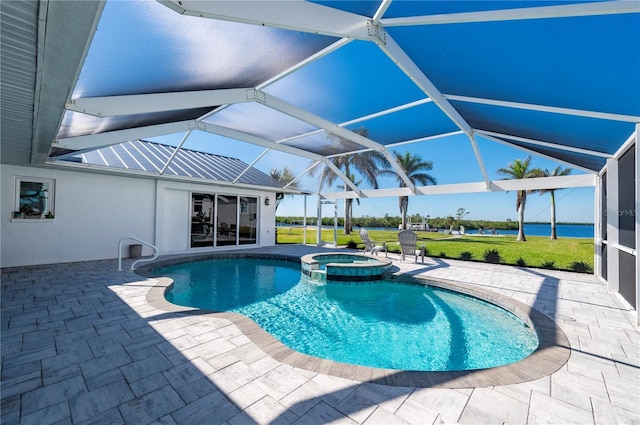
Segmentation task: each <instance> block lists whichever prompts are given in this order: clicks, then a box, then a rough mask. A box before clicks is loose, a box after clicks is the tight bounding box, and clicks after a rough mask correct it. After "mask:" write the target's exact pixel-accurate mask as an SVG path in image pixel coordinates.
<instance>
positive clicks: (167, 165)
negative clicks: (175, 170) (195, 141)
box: [160, 130, 193, 174]
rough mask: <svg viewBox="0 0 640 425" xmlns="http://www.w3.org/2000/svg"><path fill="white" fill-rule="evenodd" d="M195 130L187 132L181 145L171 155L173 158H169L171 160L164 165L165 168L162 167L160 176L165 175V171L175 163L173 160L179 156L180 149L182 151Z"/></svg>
mask: <svg viewBox="0 0 640 425" xmlns="http://www.w3.org/2000/svg"><path fill="white" fill-rule="evenodd" d="M192 131H193V130H189V131H187V132H186V133H185V134H184V136H183V137H182V140H180V143H179V144H178V146H176V147H175V149H174V150H173V153H171V156H170V157H169V159H168V160H167V162H166V163H165V164H164V166H163V167H162V170H160V174H164V172H165V171H167V168H169V165H170V164H171V162H172V161H173V159H174V158H175V157H176V155H178V152H180V149H182V146H183V145H184V143H185V142H186V141H187V139H188V138H189V136H190V135H191V132H192Z"/></svg>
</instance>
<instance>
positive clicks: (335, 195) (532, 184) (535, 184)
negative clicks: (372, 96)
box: [321, 174, 596, 199]
mask: <svg viewBox="0 0 640 425" xmlns="http://www.w3.org/2000/svg"><path fill="white" fill-rule="evenodd" d="M595 184H596V176H595V175H594V174H579V175H573V176H571V175H570V176H557V177H538V178H531V179H516V180H498V181H492V182H491V188H490V189H487V185H486V183H485V182H473V183H455V184H439V185H434V186H418V187H416V193H412V192H411V190H409V189H408V188H406V187H401V188H386V189H367V190H363V191H362V196H364V197H366V198H388V197H398V196H411V195H452V194H463V193H483V192H484V193H489V192H502V191H505V192H506V191H514V190H539V189H566V188H574V187H594V186H595ZM321 195H322V197H324V198H327V199H348V198H355V197H356V196H354V195H355V193H354V192H348V191H347V192H322V193H321Z"/></svg>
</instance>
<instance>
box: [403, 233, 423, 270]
mask: <svg viewBox="0 0 640 425" xmlns="http://www.w3.org/2000/svg"><path fill="white" fill-rule="evenodd" d="M398 241H399V242H400V260H401V261H404V259H405V257H406V256H407V255H415V256H416V263H417V262H418V256H420V257H421V258H422V262H423V263H424V247H420V248H418V235H416V234H415V233H413V232H412V231H411V230H403V231H402V232H400V233H398Z"/></svg>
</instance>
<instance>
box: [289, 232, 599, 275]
mask: <svg viewBox="0 0 640 425" xmlns="http://www.w3.org/2000/svg"><path fill="white" fill-rule="evenodd" d="M277 232H278V233H277V234H278V238H277V241H278V243H303V241H302V228H300V227H291V228H289V227H278V228H277ZM416 234H417V235H418V245H419V246H425V247H426V249H427V255H429V256H431V257H445V258H458V259H459V258H461V254H462V253H468V254H467V257H466V258H465V259H469V258H470V259H471V260H475V261H485V260H484V258H485V257H484V255H485V252H486V251H488V250H496V251H497V252H498V253H499V255H500V258H501V261H500V263H501V264H513V265H526V266H527V267H546V268H554V269H559V270H576V269H574V267H576V266H573V267H572V265H573V264H574V263H576V262H579V263H582V264H583V265H587V266H588V267H589V268H590V270H593V249H594V246H593V239H589V238H559V239H557V240H550V239H549V238H548V237H543V236H527V241H526V242H517V241H516V237H515V236H510V235H501V236H462V237H451V236H450V235H444V234H441V233H432V232H420V231H417V232H416ZM369 236H370V237H371V239H373V240H374V241H376V243H379V242H386V243H387V249H388V250H389V251H390V252H400V245H399V244H398V231H397V230H370V231H369ZM322 240H323V241H325V242H333V229H323V231H322ZM349 242H351V243H354V242H355V243H356V244H357V247H358V248H360V249H362V248H363V247H364V245H363V244H362V241H361V240H360V236H359V235H358V232H357V230H355V231H354V232H353V233H352V234H351V235H343V234H342V233H341V231H340V230H339V231H338V245H340V246H346V245H348V244H349ZM306 243H307V244H315V243H316V229H315V228H307V232H306ZM469 254H470V257H469ZM518 260H520V261H521V262H520V264H518ZM578 271H582V270H578Z"/></svg>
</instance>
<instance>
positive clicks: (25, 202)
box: [14, 177, 55, 218]
mask: <svg viewBox="0 0 640 425" xmlns="http://www.w3.org/2000/svg"><path fill="white" fill-rule="evenodd" d="M54 183H55V181H54V180H52V179H38V178H32V177H17V178H16V201H15V209H14V218H40V217H47V218H53V213H54V202H53V201H54Z"/></svg>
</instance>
